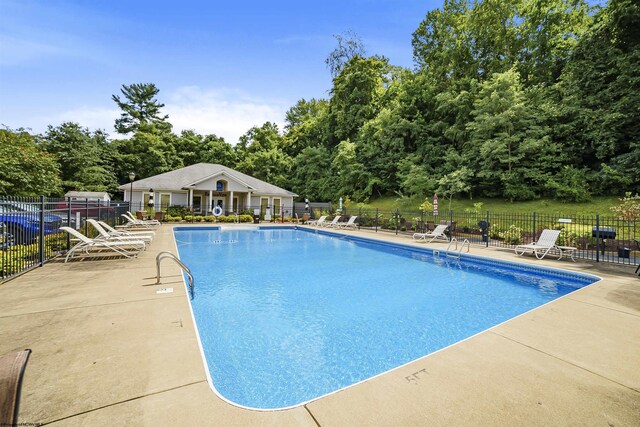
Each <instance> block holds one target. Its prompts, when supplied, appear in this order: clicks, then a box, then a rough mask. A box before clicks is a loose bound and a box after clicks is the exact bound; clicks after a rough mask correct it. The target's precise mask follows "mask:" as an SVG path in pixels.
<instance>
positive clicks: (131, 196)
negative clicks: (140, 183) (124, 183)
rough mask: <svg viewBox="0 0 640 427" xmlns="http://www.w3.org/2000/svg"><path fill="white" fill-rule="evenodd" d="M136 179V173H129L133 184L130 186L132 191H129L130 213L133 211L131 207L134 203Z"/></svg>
mask: <svg viewBox="0 0 640 427" xmlns="http://www.w3.org/2000/svg"><path fill="white" fill-rule="evenodd" d="M134 179H136V174H135V173H134V172H129V182H130V183H131V185H130V187H129V188H130V189H129V212H131V211H132V210H133V209H131V205H132V203H133V180H134Z"/></svg>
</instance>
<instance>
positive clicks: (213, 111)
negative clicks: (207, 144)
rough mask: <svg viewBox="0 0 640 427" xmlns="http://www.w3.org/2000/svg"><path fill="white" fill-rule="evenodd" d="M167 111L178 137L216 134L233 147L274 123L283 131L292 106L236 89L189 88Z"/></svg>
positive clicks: (181, 90) (176, 96)
mask: <svg viewBox="0 0 640 427" xmlns="http://www.w3.org/2000/svg"><path fill="white" fill-rule="evenodd" d="M168 99H169V101H167V102H166V105H165V108H164V111H165V112H166V113H167V114H169V121H170V122H171V124H173V127H174V130H175V132H176V133H178V132H180V131H181V130H186V129H193V130H194V131H196V132H198V133H200V134H203V135H204V134H211V133H215V134H216V135H218V136H222V137H224V139H225V141H226V142H228V143H230V144H234V145H235V144H236V143H237V142H238V138H239V137H240V136H241V135H243V134H244V133H246V132H247V131H248V130H249V129H250V128H251V127H253V126H260V125H262V124H263V123H264V122H267V121H270V122H274V123H276V124H277V125H278V127H279V128H280V130H282V128H283V125H284V116H285V112H286V111H287V109H289V107H291V105H289V104H288V103H286V102H284V101H283V100H264V99H258V98H254V97H251V96H249V95H247V94H246V93H244V92H242V91H240V90H235V89H201V88H199V87H197V86H185V87H181V88H178V89H176V90H175V91H173V92H172V93H170V95H169V98H168Z"/></svg>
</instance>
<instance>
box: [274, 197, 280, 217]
mask: <svg viewBox="0 0 640 427" xmlns="http://www.w3.org/2000/svg"><path fill="white" fill-rule="evenodd" d="M280 214H281V212H280V199H276V198H274V199H273V215H278V216H279V215H280Z"/></svg>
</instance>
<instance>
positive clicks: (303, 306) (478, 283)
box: [175, 228, 598, 409]
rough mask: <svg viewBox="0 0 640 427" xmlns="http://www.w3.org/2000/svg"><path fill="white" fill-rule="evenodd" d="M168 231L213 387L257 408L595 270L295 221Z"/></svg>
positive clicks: (459, 334) (498, 315) (380, 367)
mask: <svg viewBox="0 0 640 427" xmlns="http://www.w3.org/2000/svg"><path fill="white" fill-rule="evenodd" d="M175 237H176V242H177V245H178V251H179V254H180V258H181V259H182V260H183V262H185V263H186V264H187V265H188V266H189V267H190V269H191V271H192V273H193V275H194V277H195V282H196V292H195V298H194V299H193V300H192V301H191V304H192V310H193V315H194V318H195V321H196V325H197V329H198V332H199V336H200V341H201V345H202V349H203V353H204V356H205V360H206V364H207V365H208V369H209V374H210V379H211V381H212V383H213V387H214V389H215V390H216V391H217V392H218V393H219V394H220V395H221V396H222V397H223V398H225V399H227V400H228V401H230V402H232V403H235V404H238V405H241V406H245V407H250V408H258V409H275V408H284V407H290V406H295V405H298V404H301V403H304V402H307V401H309V400H313V399H315V398H317V397H320V396H322V395H325V394H328V393H331V392H333V391H336V390H339V389H341V388H344V387H347V386H349V385H352V384H355V383H357V382H360V381H363V380H365V379H367V378H371V377H373V376H375V375H378V374H380V373H383V372H386V371H388V370H390V369H393V368H395V367H398V366H401V365H403V364H406V363H408V362H411V361H413V360H416V359H418V358H420V357H422V356H425V355H427V354H430V353H432V352H434V351H437V350H439V349H442V348H444V347H446V346H448V345H451V344H453V343H456V342H458V341H460V340H463V339H465V338H468V337H470V336H472V335H475V334H477V333H478V332H481V331H483V330H486V329H487V328H490V327H492V326H495V325H497V324H499V323H501V322H504V321H505V320H508V319H511V318H513V317H515V316H517V315H519V314H522V313H524V312H526V311H529V310H531V309H533V308H535V307H538V306H540V305H542V304H545V303H547V302H549V301H552V300H554V299H556V298H558V297H560V296H563V295H566V294H567V293H569V292H572V291H574V290H576V289H579V288H581V287H583V286H585V285H587V284H590V283H593V282H595V281H597V280H598V278H597V277H596V276H591V275H586V274H578V273H570V272H563V271H561V270H551V269H543V268H540V267H537V266H523V265H522V264H516V263H509V262H498V261H494V260H488V259H486V258H480V257H463V258H462V259H461V260H457V259H449V258H447V257H446V256H434V254H433V253H432V252H431V251H430V250H429V249H426V248H424V249H423V248H412V247H408V246H402V245H397V244H391V243H379V242H376V241H372V240H368V239H363V238H356V237H351V236H349V237H344V236H340V235H334V234H332V233H326V232H323V231H321V232H313V231H305V230H303V229H294V228H288V229H283V228H277V229H261V230H257V229H246V230H239V229H228V230H225V229H222V230H213V229H203V228H199V229H191V228H182V229H181V228H176V229H175ZM521 266H522V267H521Z"/></svg>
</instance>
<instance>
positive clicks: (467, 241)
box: [447, 237, 471, 258]
mask: <svg viewBox="0 0 640 427" xmlns="http://www.w3.org/2000/svg"><path fill="white" fill-rule="evenodd" d="M454 242H455V244H456V246H455V247H454V248H453V250H454V251H458V239H456V238H455V237H452V238H451V241H450V242H449V246H447V255H448V256H451V255H450V253H449V248H450V247H451V245H452V244H453V243H454ZM465 246H466V247H467V253H469V249H470V248H471V242H470V241H469V239H464V240H463V241H462V246H461V247H460V250H459V251H458V258H460V255H461V254H462V251H463V250H464V247H465Z"/></svg>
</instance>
